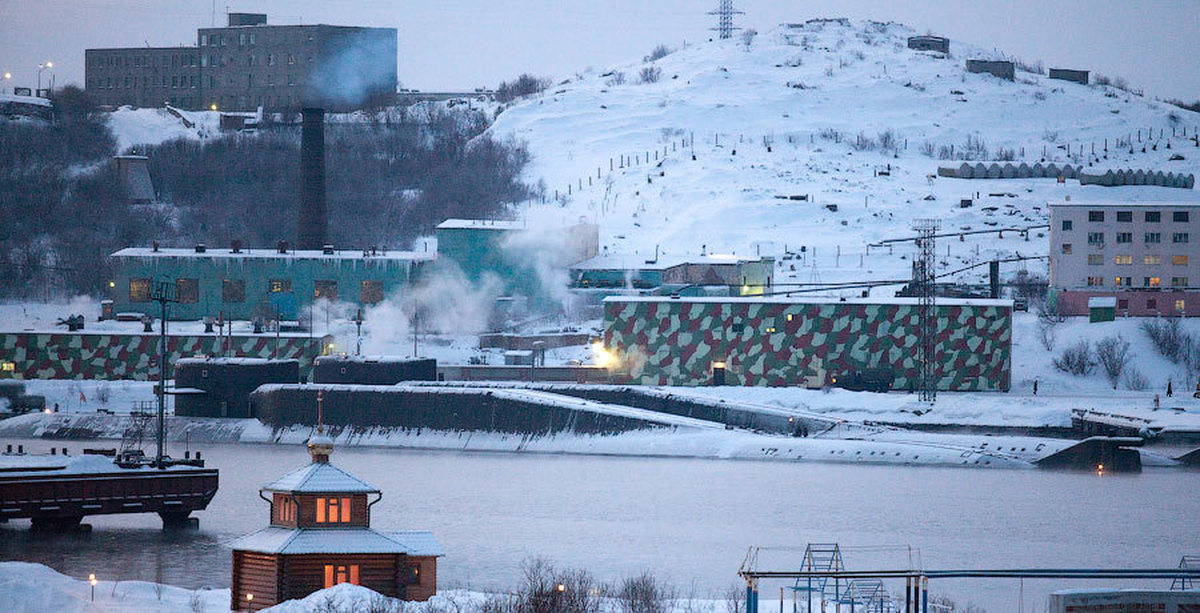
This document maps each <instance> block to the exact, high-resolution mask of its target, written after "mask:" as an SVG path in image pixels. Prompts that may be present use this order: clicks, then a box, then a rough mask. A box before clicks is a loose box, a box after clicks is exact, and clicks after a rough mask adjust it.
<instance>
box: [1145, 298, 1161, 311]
mask: <svg viewBox="0 0 1200 613" xmlns="http://www.w3.org/2000/svg"><path fill="white" fill-rule="evenodd" d="M1146 308H1147V309H1150V310H1151V311H1156V310H1158V299H1157V298H1147V299H1146Z"/></svg>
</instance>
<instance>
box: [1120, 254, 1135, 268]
mask: <svg viewBox="0 0 1200 613" xmlns="http://www.w3.org/2000/svg"><path fill="white" fill-rule="evenodd" d="M1116 263H1117V265H1118V266H1128V265H1130V264H1133V256H1132V255H1118V256H1117V258H1116Z"/></svg>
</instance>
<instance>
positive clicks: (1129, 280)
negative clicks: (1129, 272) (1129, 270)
mask: <svg viewBox="0 0 1200 613" xmlns="http://www.w3.org/2000/svg"><path fill="white" fill-rule="evenodd" d="M1113 285H1116V286H1117V287H1133V277H1117V278H1116V282H1115V283H1113Z"/></svg>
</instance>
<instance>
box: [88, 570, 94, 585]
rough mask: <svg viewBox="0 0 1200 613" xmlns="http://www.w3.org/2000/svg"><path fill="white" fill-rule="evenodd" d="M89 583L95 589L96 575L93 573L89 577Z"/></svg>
mask: <svg viewBox="0 0 1200 613" xmlns="http://www.w3.org/2000/svg"><path fill="white" fill-rule="evenodd" d="M88 582H89V583H91V584H92V586H93V587H95V585H96V573H92V574H90V575H88Z"/></svg>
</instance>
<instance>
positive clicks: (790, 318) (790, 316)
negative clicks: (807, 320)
mask: <svg viewBox="0 0 1200 613" xmlns="http://www.w3.org/2000/svg"><path fill="white" fill-rule="evenodd" d="M795 316H796V315H795V314H793V313H788V316H787V320H788V321H791V320H792V318H793V317H795Z"/></svg>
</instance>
